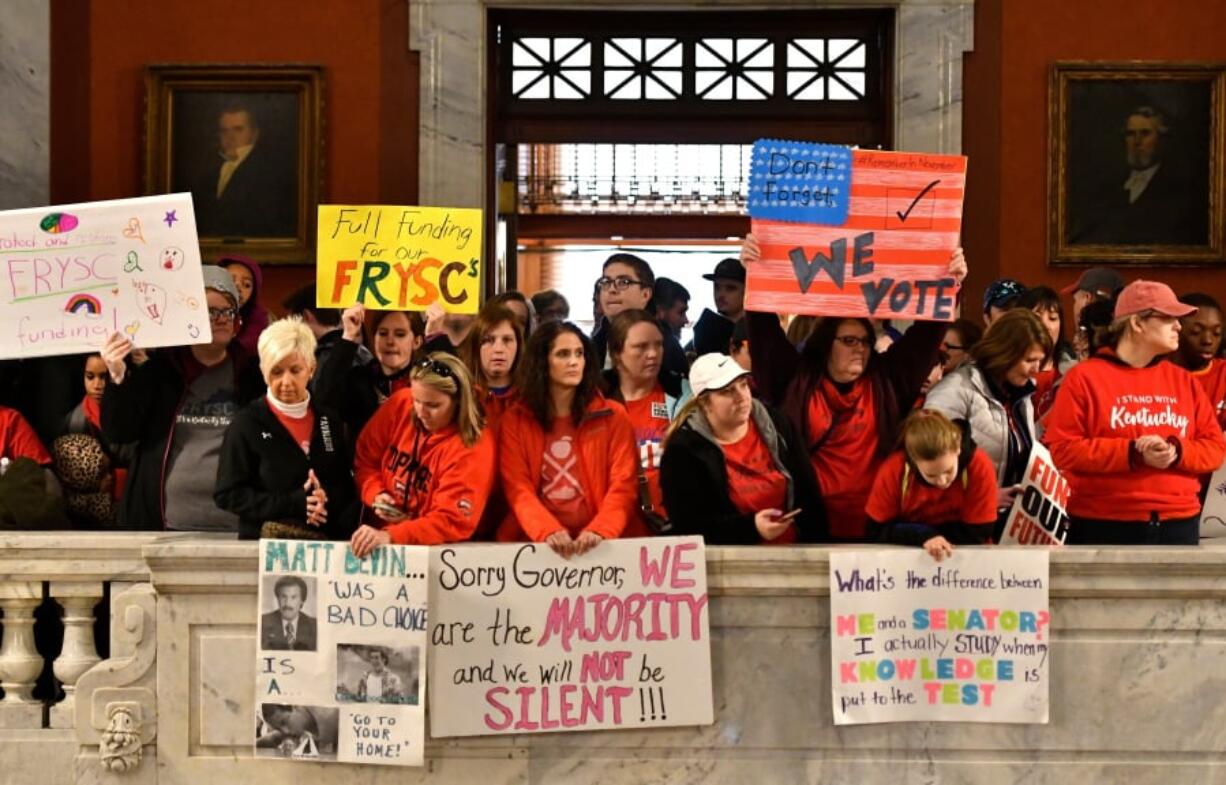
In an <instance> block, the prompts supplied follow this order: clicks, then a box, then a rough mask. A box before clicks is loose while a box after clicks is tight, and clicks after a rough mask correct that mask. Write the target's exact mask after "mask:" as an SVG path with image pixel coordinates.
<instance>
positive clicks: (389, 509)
mask: <svg viewBox="0 0 1226 785" xmlns="http://www.w3.org/2000/svg"><path fill="white" fill-rule="evenodd" d="M371 507H372V508H373V509H374V511H375V512H381V513H383V514H384V515H386V516H388V517H389V518H398V517H402V516H403V515H404V510H401V509H400V508H399V507H397V506H396V505H394V504H385V503H383V502H375V503H374V504H372V505H371Z"/></svg>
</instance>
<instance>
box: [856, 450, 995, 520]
mask: <svg viewBox="0 0 1226 785" xmlns="http://www.w3.org/2000/svg"><path fill="white" fill-rule="evenodd" d="M906 465H907V457H906V454H905V453H904V452H903V451H902V450H898V451H897V452H894V453H892V454H891V455H890V456H889V457H888V458H886V459H885V461H883V462H882V464H881V469H880V470H878V472H877V479H876V480H875V481H874V482H873V491H872V493H871V494H869V497H868V505H867V507H866V508H865V512H867V513H868V517H870V518H872V519H873V520H875V521H878V522H879V523H894V522H906V523H926V524H928V525H929V526H940V525H941V524H943V523H957V522H962V523H969V524H983V523H995V522H996V469H995V467H993V466H992V459H991V458H989V457H988V454H987V453H985V452H984V451H983V450H982V449H981V448H979V447H976V448H975V454H974V455H973V456H972V457H971V462H970V463H969V464H968V465H967V467H966V471H965V478H964V476H963V473H962V472H959V474H958V476H957V477H956V478H954V481H953V483H952V484H951V485H950V486H949V487H948V488H937V487H934V486H932V485H929V484H928V483H926V482H924V479H923V478H922V477H921V476H920V475H919V472H917V471H915V470H914V469H912V470H911V471H910V472H909V473H908V476H907V488H906V492H905V493H904V492H903V487H902V485H903V473H904V471H905V469H906Z"/></svg>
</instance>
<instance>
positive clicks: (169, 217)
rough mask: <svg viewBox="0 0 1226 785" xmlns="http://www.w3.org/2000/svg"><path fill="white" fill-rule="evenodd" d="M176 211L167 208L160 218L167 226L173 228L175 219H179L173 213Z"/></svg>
mask: <svg viewBox="0 0 1226 785" xmlns="http://www.w3.org/2000/svg"><path fill="white" fill-rule="evenodd" d="M177 212H179V211H178V210H167V211H166V217H165V218H163V219H162V220H163V221H165V222H166V226H167V227H168V228H172V229H173V228H174V225H175V221H177V220H179V217H178V216H177V215H175V213H177Z"/></svg>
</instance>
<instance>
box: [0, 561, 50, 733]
mask: <svg viewBox="0 0 1226 785" xmlns="http://www.w3.org/2000/svg"><path fill="white" fill-rule="evenodd" d="M42 600H43V584H42V582H41V581H8V582H4V583H0V610H3V611H4V619H3V620H2V621H0V624H3V629H2V630H0V634H2V635H3V636H4V639H3V642H0V689H3V690H4V698H3V699H0V728H41V727H42V724H43V705H42V703H40V702H39V701H36V700H35V699H34V698H33V697H32V695H31V694H30V693H31V691H32V690H33V689H34V681H35V680H36V679H37V678H38V675H39V674H40V673H42V671H43V658H42V655H40V654H39V653H38V650H37V649H36V648H35V646H34V609H35V608H37V607H38V606H39V603H41V602H42Z"/></svg>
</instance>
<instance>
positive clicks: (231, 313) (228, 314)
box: [209, 308, 238, 322]
mask: <svg viewBox="0 0 1226 785" xmlns="http://www.w3.org/2000/svg"><path fill="white" fill-rule="evenodd" d="M237 318H238V309H237V308H210V309H209V321H211V322H232V321H234V320H235V319H237Z"/></svg>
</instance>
